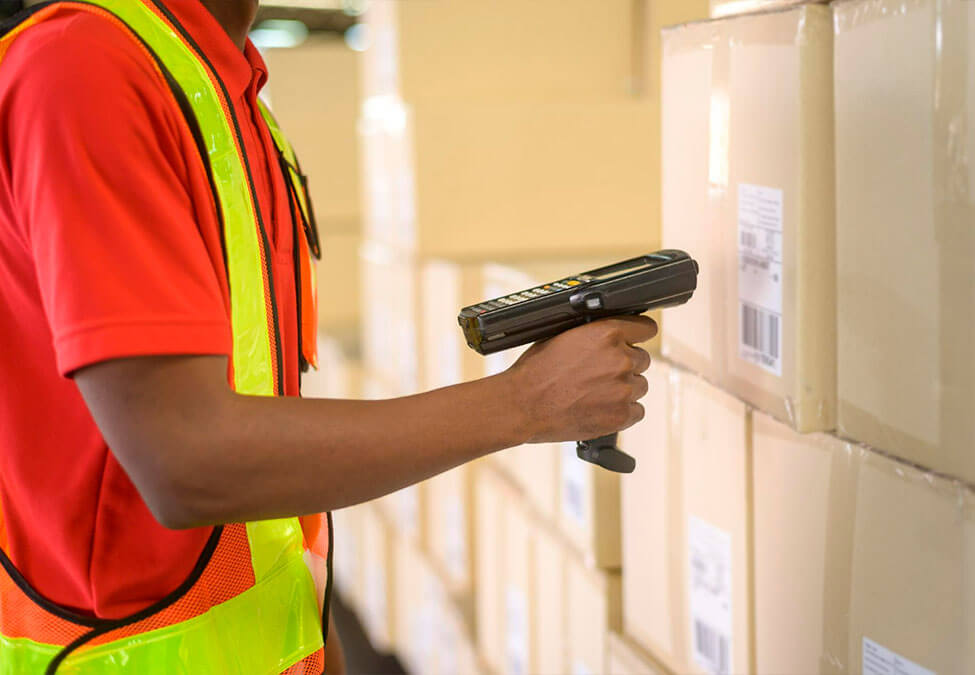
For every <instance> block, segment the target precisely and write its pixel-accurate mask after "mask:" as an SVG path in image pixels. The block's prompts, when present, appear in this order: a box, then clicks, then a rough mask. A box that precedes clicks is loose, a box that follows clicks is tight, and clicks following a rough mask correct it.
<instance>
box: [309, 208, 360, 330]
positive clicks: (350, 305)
mask: <svg viewBox="0 0 975 675" xmlns="http://www.w3.org/2000/svg"><path fill="white" fill-rule="evenodd" d="M322 229H323V230H324V229H326V228H325V227H322ZM319 235H320V240H321V246H322V259H321V260H319V261H317V263H316V265H315V273H316V277H317V281H318V327H319V330H320V331H325V332H333V333H336V334H337V335H342V336H351V335H353V334H355V333H356V332H357V331H358V330H359V320H360V317H361V313H362V307H363V302H362V295H361V292H362V291H361V282H362V279H361V274H360V272H359V265H360V262H359V249H360V248H361V246H362V237H361V236H360V235H359V234H358V233H351V234H333V233H332V232H331V231H328V230H326V231H325V232H320V233H319Z"/></svg>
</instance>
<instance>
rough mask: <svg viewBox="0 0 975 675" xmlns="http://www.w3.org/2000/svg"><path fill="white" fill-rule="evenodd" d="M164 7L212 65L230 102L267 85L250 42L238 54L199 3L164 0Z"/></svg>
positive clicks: (261, 61)
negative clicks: (225, 88) (250, 90)
mask: <svg viewBox="0 0 975 675" xmlns="http://www.w3.org/2000/svg"><path fill="white" fill-rule="evenodd" d="M165 4H166V8H167V9H169V11H170V12H171V13H172V14H173V16H174V17H176V20H177V21H178V22H179V23H180V24H181V25H182V26H183V28H184V29H186V32H187V33H188V34H189V36H190V37H191V38H192V39H193V41H194V42H196V44H197V45H199V47H200V49H201V50H202V51H203V53H204V54H205V55H206V57H207V59H208V60H209V61H210V63H211V64H212V65H213V69H214V70H215V71H216V73H217V76H218V77H219V78H220V79H221V80H222V81H223V83H224V85H226V87H227V91H228V93H229V95H230V97H231V99H233V100H238V99H240V98H241V97H242V96H243V95H244V94H245V93H247V91H248V89H249V88H252V89H253V92H252V93H253V95H254V96H256V95H257V92H259V91H260V90H261V87H263V86H264V83H265V82H266V81H267V66H266V65H265V63H264V59H263V58H261V55H260V53H259V52H258V51H257V48H256V47H255V46H254V45H253V44H252V43H251V41H250V40H249V39H248V40H247V42H246V43H245V45H244V51H241V50H240V49H239V48H238V47H237V45H235V44H234V43H233V41H232V40H231V39H230V36H229V35H227V32H226V31H225V30H224V29H223V26H221V25H220V23H219V22H218V21H217V20H216V19H215V18H214V17H213V15H212V14H210V11H209V10H208V9H207V8H206V7H204V6H203V3H201V2H200V0H165Z"/></svg>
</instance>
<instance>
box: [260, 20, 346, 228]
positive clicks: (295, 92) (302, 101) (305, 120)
mask: <svg viewBox="0 0 975 675" xmlns="http://www.w3.org/2000/svg"><path fill="white" fill-rule="evenodd" d="M361 58H362V54H361V53H359V52H356V51H353V50H352V49H349V47H348V46H346V44H345V41H344V40H341V39H339V38H338V37H337V36H336V37H322V36H321V34H320V33H319V34H315V35H312V36H309V38H308V39H307V40H305V42H303V43H302V44H301V45H299V46H297V47H292V48H287V49H268V50H266V51H265V52H264V59H265V61H266V62H267V66H268V74H269V79H268V83H267V88H266V89H265V92H267V94H268V96H269V98H270V103H271V106H272V108H273V111H274V115H275V117H276V118H277V120H278V123H279V124H280V125H281V128H282V130H283V131H284V132H285V133H286V134H287V136H288V139H289V140H290V141H291V143H292V144H293V145H294V147H295V151H296V152H297V154H298V159H299V161H300V162H301V169H302V171H303V172H304V173H305V174H306V175H307V176H308V186H309V190H310V193H311V199H312V202H313V203H314V207H315V215H316V217H317V219H318V225H319V227H320V229H321V234H323V235H325V234H346V235H348V234H353V233H357V232H359V231H360V227H361V218H362V207H361V199H360V187H359V181H360V173H359V155H358V148H357V142H356V133H355V129H356V118H357V117H358V114H359V101H360V100H361V98H360V83H359V62H360V60H361Z"/></svg>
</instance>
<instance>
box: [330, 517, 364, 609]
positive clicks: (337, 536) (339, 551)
mask: <svg viewBox="0 0 975 675" xmlns="http://www.w3.org/2000/svg"><path fill="white" fill-rule="evenodd" d="M365 508H366V507H364V506H362V505H358V506H349V507H346V508H344V509H339V510H337V511H332V541H333V542H334V545H335V549H334V552H333V553H332V574H333V575H334V578H333V583H334V585H335V591H336V592H337V593H338V594H339V597H341V598H342V602H343V603H345V604H346V605H347V606H349V607H351V608H352V609H353V610H354V611H355V612H357V613H358V614H359V615H360V616H362V615H363V614H364V612H363V603H362V599H363V598H362V593H363V576H364V572H363V568H364V566H365V559H364V558H365V556H364V553H363V544H364V542H363V529H364V525H363V523H362V521H363V518H364V516H363V515H362V511H363V510H364V509H365Z"/></svg>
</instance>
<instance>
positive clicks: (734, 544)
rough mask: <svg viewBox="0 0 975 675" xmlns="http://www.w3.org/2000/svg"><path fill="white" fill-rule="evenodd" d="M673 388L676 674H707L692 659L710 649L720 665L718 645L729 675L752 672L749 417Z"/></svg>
mask: <svg viewBox="0 0 975 675" xmlns="http://www.w3.org/2000/svg"><path fill="white" fill-rule="evenodd" d="M679 387H680V408H681V410H680V413H679V416H680V435H679V440H678V447H679V448H680V454H681V461H682V467H681V477H682V488H681V489H682V491H683V493H684V527H685V531H684V542H685V546H684V547H683V548H684V551H683V556H684V570H685V571H686V574H687V577H686V583H685V586H684V588H685V592H686V595H685V602H686V607H687V609H686V611H687V614H685V616H686V618H687V629H686V630H687V631H688V636H689V637H688V639H687V640H686V641H685V642H684V647H685V656H684V662H685V663H684V666H683V668H681V669H678V670H680V671H681V672H706V671H707V669H706V668H705V666H704V665H703V664H702V663H701V662H700V659H696V658H695V656H694V654H695V653H698V652H699V651H701V650H702V649H706V650H707V651H711V647H714V648H715V650H716V651H715V655H714V656H715V659H716V660H717V659H720V658H721V654H720V653H718V652H719V651H720V650H721V648H720V644H718V643H719V640H720V638H723V639H724V640H725V643H726V644H725V647H726V650H725V651H726V654H725V657H726V660H727V663H728V666H730V672H751V671H752V670H754V660H753V653H752V618H751V617H752V523H751V513H750V502H751V467H752V456H751V447H750V439H749V425H750V415H749V413H748V411H747V409H746V407H745V405H744V404H743V403H742V402H741V401H739V400H737V399H735V398H733V397H731V396H730V395H728V394H726V393H725V392H723V391H721V390H719V389H716V388H715V387H713V386H711V385H710V384H708V383H707V382H704V381H703V380H701V379H699V378H696V377H693V376H686V377H681V378H680V385H679ZM704 631H706V632H707V633H708V636H707V637H706V638H705V639H704V640H702V639H700V638H699V636H700V635H701V634H702V632H704ZM719 636H720V638H719Z"/></svg>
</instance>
